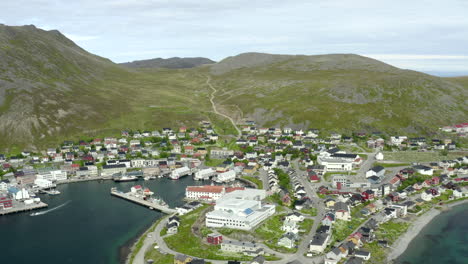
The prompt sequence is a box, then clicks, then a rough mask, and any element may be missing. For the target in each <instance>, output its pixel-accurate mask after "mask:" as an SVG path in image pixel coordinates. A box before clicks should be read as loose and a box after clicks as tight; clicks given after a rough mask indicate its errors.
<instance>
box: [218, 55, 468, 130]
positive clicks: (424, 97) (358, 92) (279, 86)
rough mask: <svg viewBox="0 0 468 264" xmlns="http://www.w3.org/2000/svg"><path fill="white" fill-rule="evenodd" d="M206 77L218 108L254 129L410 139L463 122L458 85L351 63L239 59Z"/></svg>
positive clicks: (359, 60) (353, 59)
mask: <svg viewBox="0 0 468 264" xmlns="http://www.w3.org/2000/svg"><path fill="white" fill-rule="evenodd" d="M211 72H212V73H213V74H214V76H215V77H214V78H213V84H214V85H215V86H217V87H218V88H220V89H221V91H220V92H218V94H217V95H218V96H219V97H220V98H223V99H220V100H221V101H220V102H221V103H222V104H223V105H225V108H226V109H229V111H230V112H233V113H234V114H233V115H235V116H236V117H237V118H238V119H239V120H240V119H241V118H244V119H252V120H255V121H257V122H258V123H259V124H260V125H262V126H270V125H274V124H280V125H284V126H291V127H318V128H326V129H329V130H334V131H354V130H357V129H368V130H375V129H380V130H385V131H395V132H396V131H401V132H405V133H415V132H420V131H431V130H436V129H437V127H439V126H442V125H447V124H452V123H456V122H462V121H466V118H467V116H468V104H467V99H468V97H467V95H468V85H467V83H468V82H466V79H464V78H458V79H457V81H455V80H453V79H442V78H438V77H434V76H431V75H427V74H423V73H419V72H415V71H408V70H401V69H398V68H395V67H393V66H390V65H388V64H385V63H382V62H379V61H376V60H373V59H369V58H366V57H362V56H358V55H352V54H333V55H319V56H286V55H270V54H259V53H247V54H241V55H239V56H235V57H230V58H227V59H225V60H223V61H221V62H219V63H218V64H216V65H214V66H213V68H212V69H211ZM463 80H465V81H463ZM226 111H228V110H226Z"/></svg>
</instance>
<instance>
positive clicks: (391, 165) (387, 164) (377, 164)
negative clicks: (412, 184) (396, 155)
mask: <svg viewBox="0 0 468 264" xmlns="http://www.w3.org/2000/svg"><path fill="white" fill-rule="evenodd" d="M410 165H411V164H410V163H381V162H377V163H374V166H382V167H384V168H394V167H406V166H410Z"/></svg>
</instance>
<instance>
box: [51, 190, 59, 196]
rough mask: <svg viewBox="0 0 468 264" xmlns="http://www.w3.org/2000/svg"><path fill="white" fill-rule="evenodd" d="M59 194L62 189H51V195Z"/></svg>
mask: <svg viewBox="0 0 468 264" xmlns="http://www.w3.org/2000/svg"><path fill="white" fill-rule="evenodd" d="M59 194H60V191H58V190H55V189H54V190H50V191H49V195H59Z"/></svg>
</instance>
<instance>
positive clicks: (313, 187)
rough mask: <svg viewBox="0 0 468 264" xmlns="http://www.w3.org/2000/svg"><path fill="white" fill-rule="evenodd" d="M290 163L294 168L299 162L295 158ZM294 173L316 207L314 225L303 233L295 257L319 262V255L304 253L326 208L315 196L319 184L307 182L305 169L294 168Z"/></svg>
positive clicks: (307, 249) (304, 261) (304, 260)
mask: <svg viewBox="0 0 468 264" xmlns="http://www.w3.org/2000/svg"><path fill="white" fill-rule="evenodd" d="M292 163H293V165H294V167H295V168H299V162H298V160H297V159H296V160H294V161H293V162H292ZM296 174H297V176H298V177H297V178H298V180H299V181H300V183H301V184H302V185H303V186H304V189H305V191H306V193H307V196H308V197H309V198H310V199H311V201H312V204H313V205H314V207H315V208H317V216H316V217H314V225H313V226H312V228H311V230H310V232H309V234H307V235H305V237H304V238H303V239H302V240H301V243H300V245H299V248H298V250H297V252H296V254H295V258H296V259H297V260H299V261H301V262H302V263H312V262H313V263H321V261H322V257H321V256H318V257H314V258H308V257H305V256H304V255H305V254H306V253H307V252H308V251H309V244H310V241H311V240H312V238H313V237H314V235H315V232H316V230H317V228H318V227H319V225H320V223H321V219H322V217H323V216H324V215H325V213H326V208H325V205H324V204H323V201H322V200H321V199H320V198H319V197H318V196H317V188H318V187H319V186H318V185H319V184H318V183H311V182H309V180H308V179H307V172H305V171H301V170H298V169H296Z"/></svg>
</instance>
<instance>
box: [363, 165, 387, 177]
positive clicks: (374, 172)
mask: <svg viewBox="0 0 468 264" xmlns="http://www.w3.org/2000/svg"><path fill="white" fill-rule="evenodd" d="M384 175H385V168H384V167H382V166H375V167H373V168H372V169H370V170H368V171H367V172H366V178H369V177H372V176H377V177H379V178H382V177H383V176H384Z"/></svg>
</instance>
